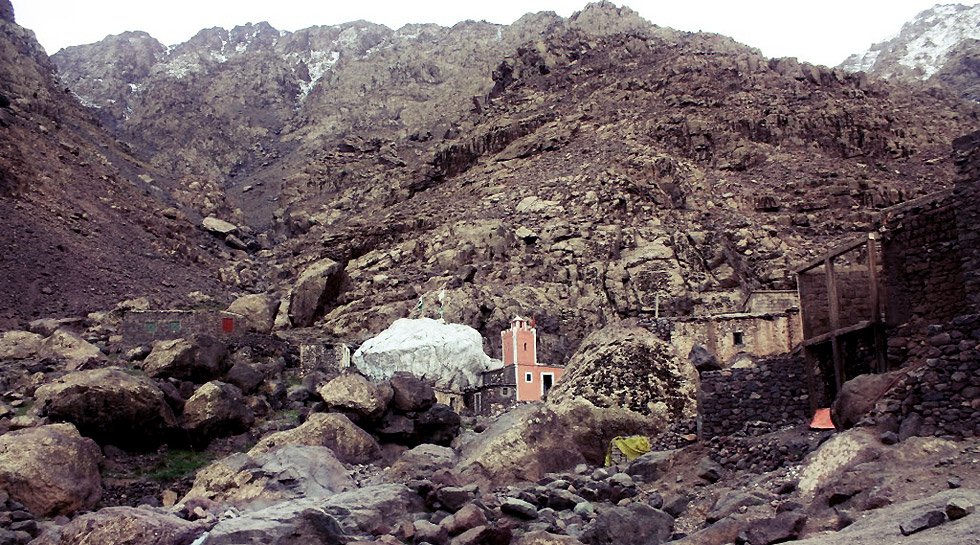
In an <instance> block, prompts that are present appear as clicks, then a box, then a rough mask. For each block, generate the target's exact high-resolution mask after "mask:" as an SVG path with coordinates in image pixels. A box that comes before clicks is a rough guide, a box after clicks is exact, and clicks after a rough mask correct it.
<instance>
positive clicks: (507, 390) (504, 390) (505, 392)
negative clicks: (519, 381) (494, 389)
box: [500, 386, 510, 396]
mask: <svg viewBox="0 0 980 545" xmlns="http://www.w3.org/2000/svg"><path fill="white" fill-rule="evenodd" d="M500 394H501V395H505V396H509V395H510V388H507V387H506V386H505V387H503V388H501V389H500Z"/></svg>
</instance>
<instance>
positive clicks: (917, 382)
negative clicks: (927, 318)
mask: <svg viewBox="0 0 980 545" xmlns="http://www.w3.org/2000/svg"><path fill="white" fill-rule="evenodd" d="M895 338H896V339H897V338H901V337H895ZM905 339H906V342H907V346H908V349H907V351H908V361H907V362H906V364H905V367H906V368H907V369H908V372H907V374H906V376H905V378H904V379H902V380H901V381H900V382H899V383H898V384H897V385H896V386H895V387H894V388H893V389H892V390H891V391H889V393H888V394H887V395H886V396H885V397H884V399H883V400H882V401H880V402H879V403H878V414H877V415H876V418H875V420H877V422H878V424H879V427H881V428H883V429H884V430H886V431H894V432H896V433H898V434H899V437H900V438H902V439H904V438H906V437H911V436H916V435H921V436H929V435H935V436H944V437H951V438H958V437H980V350H978V347H980V314H969V315H963V316H958V317H956V318H954V319H953V320H951V321H950V322H948V323H947V324H944V325H936V324H934V325H931V326H928V327H927V328H926V329H925V330H924V331H923V332H922V334H921V335H910V336H908V337H905Z"/></svg>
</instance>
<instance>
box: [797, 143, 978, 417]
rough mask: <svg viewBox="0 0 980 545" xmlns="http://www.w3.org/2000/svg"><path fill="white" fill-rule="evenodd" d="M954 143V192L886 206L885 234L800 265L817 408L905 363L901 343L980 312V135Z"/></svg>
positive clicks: (882, 230)
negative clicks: (847, 385) (849, 386)
mask: <svg viewBox="0 0 980 545" xmlns="http://www.w3.org/2000/svg"><path fill="white" fill-rule="evenodd" d="M953 148H954V153H955V154H956V157H957V159H956V160H957V164H958V166H959V169H960V174H959V176H958V178H957V181H956V184H955V186H954V187H953V188H951V189H947V190H944V191H939V192H937V193H933V194H930V195H926V196H924V197H921V198H918V199H914V200H912V201H909V202H906V203H902V204H900V205H897V206H893V207H890V208H886V209H884V210H882V215H881V227H880V229H878V231H876V232H872V233H869V234H867V235H862V236H859V237H857V238H855V239H853V240H851V241H849V242H847V243H845V244H843V245H841V246H839V247H837V248H835V249H833V250H831V251H829V252H827V253H825V254H824V255H823V256H820V257H819V258H817V259H815V260H813V261H811V262H810V263H807V264H805V265H803V266H802V267H800V268H799V269H797V274H798V286H799V292H800V299H801V301H803V305H802V307H801V311H802V315H803V336H804V341H803V345H804V348H805V354H806V367H807V372H806V375H807V381H808V384H809V387H810V399H811V405H812V406H813V407H814V408H816V407H820V406H822V407H826V406H829V404H830V402H831V401H833V399H834V398H835V397H836V395H837V392H838V391H839V389H840V387H841V385H842V384H843V383H844V382H845V381H847V380H849V379H851V378H854V377H855V376H857V375H860V374H864V373H872V372H884V371H887V370H889V369H890V368H892V367H894V366H895V365H897V364H900V363H902V362H904V361H905V359H906V356H907V354H905V353H904V352H903V351H904V350H905V345H906V343H904V342H902V339H904V338H907V337H910V336H916V335H919V336H922V335H925V334H926V331H927V329H928V328H929V327H931V326H933V325H936V326H938V325H941V324H944V323H949V322H950V321H952V320H954V319H957V318H958V317H960V316H963V315H967V314H977V313H980V189H978V186H980V166H978V164H980V131H977V132H975V133H972V134H970V135H967V136H964V137H962V138H959V139H957V140H956V141H954V145H953ZM889 338H891V341H889Z"/></svg>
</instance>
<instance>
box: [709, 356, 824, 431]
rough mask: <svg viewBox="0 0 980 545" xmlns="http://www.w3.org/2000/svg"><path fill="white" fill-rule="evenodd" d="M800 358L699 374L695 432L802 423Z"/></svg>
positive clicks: (804, 402)
mask: <svg viewBox="0 0 980 545" xmlns="http://www.w3.org/2000/svg"><path fill="white" fill-rule="evenodd" d="M809 412H810V402H809V398H808V397H807V391H806V380H805V372H804V367H803V360H802V359H801V358H794V357H776V358H767V359H764V360H760V361H759V362H758V365H757V366H756V367H751V368H745V369H734V368H732V369H722V370H720V371H708V372H705V373H702V374H701V391H700V392H699V395H698V420H699V430H698V434H699V435H700V436H701V438H702V439H709V438H711V437H717V436H719V435H731V434H734V433H736V432H739V431H741V430H743V429H744V428H745V427H746V424H747V423H749V422H756V421H761V422H765V423H768V424H770V425H771V427H772V428H773V429H776V428H779V427H782V426H785V425H794V424H799V423H801V422H805V421H806V420H807V419H808V418H809V417H810V415H809Z"/></svg>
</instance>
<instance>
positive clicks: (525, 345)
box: [524, 343, 527, 352]
mask: <svg viewBox="0 0 980 545" xmlns="http://www.w3.org/2000/svg"><path fill="white" fill-rule="evenodd" d="M524 351H525V352H527V343H524Z"/></svg>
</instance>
